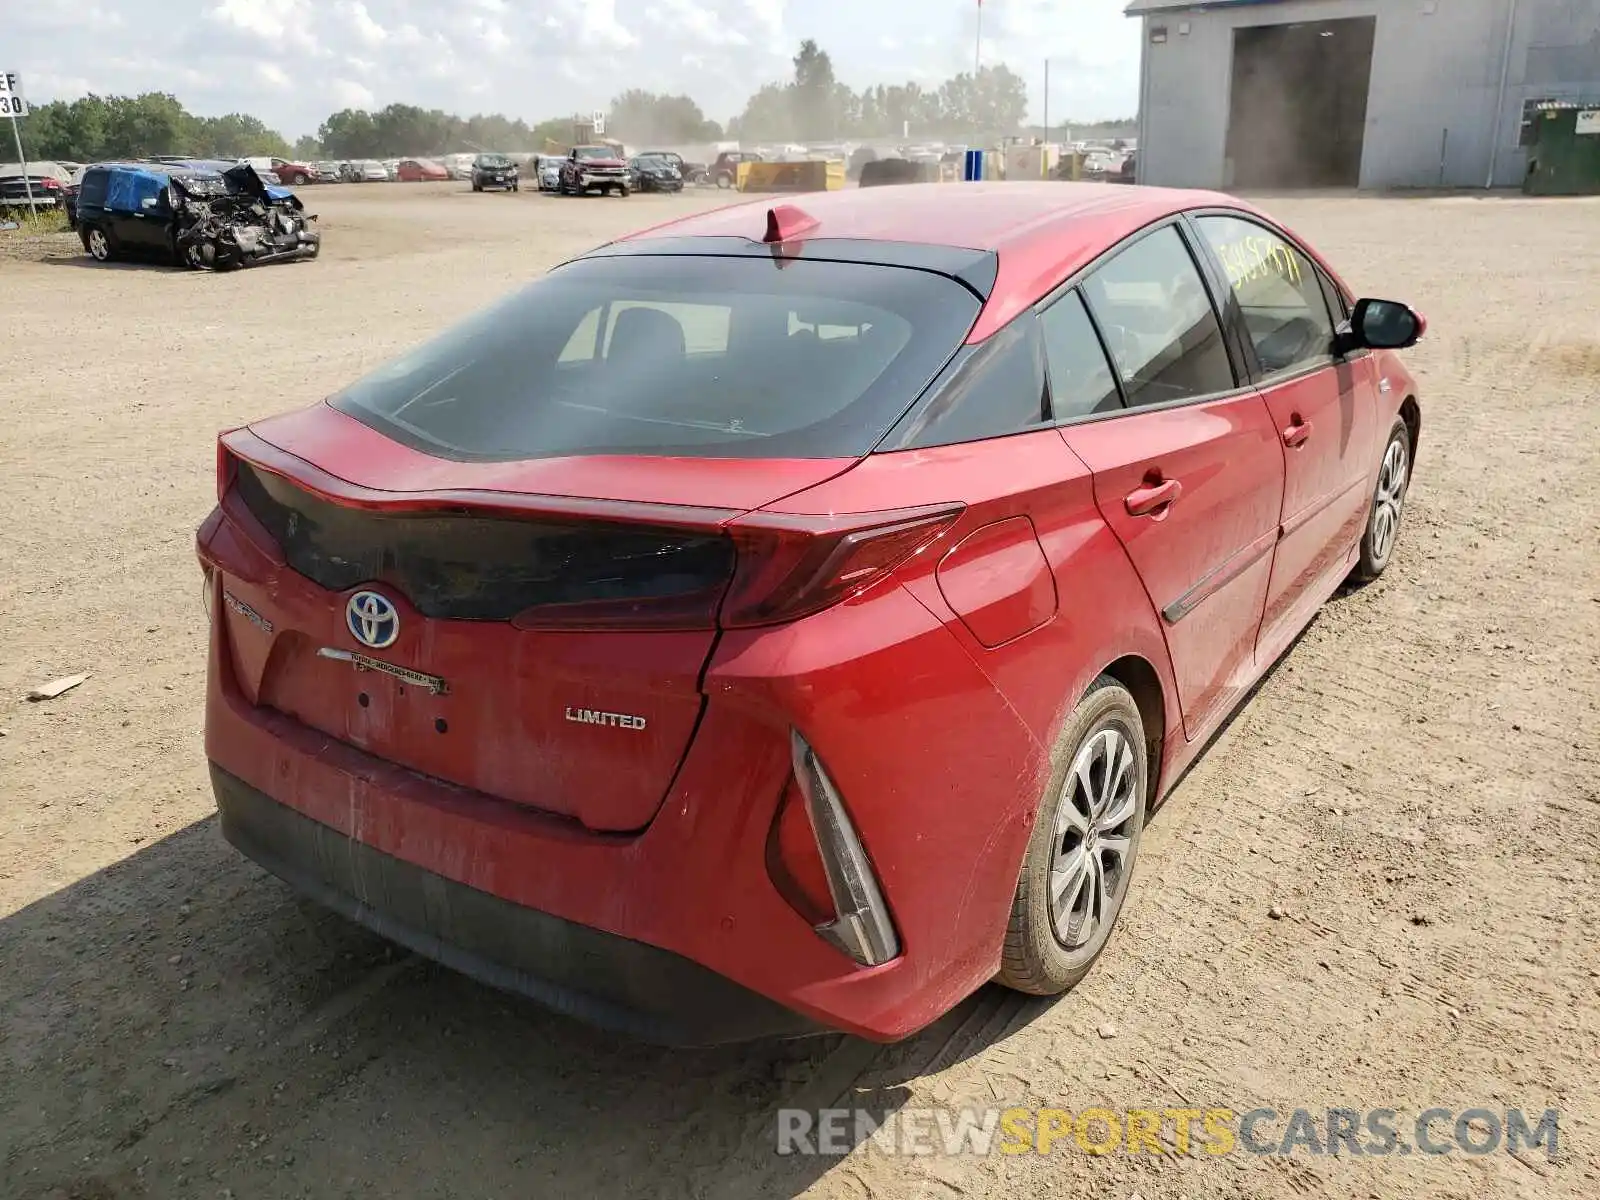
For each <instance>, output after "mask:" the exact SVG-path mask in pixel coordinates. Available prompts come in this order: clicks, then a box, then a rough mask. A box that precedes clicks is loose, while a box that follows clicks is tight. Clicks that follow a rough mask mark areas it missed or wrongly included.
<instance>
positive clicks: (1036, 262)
mask: <svg viewBox="0 0 1600 1200" xmlns="http://www.w3.org/2000/svg"><path fill="white" fill-rule="evenodd" d="M776 204H785V205H792V206H793V207H795V208H798V209H800V210H801V211H802V212H804V213H805V214H806V215H807V216H808V217H811V218H813V219H814V220H815V221H816V225H815V226H813V227H812V228H811V229H810V230H809V231H808V232H807V233H806V235H805V236H806V237H807V238H830V239H842V240H851V241H858V242H859V241H865V242H910V243H917V244H921V245H932V246H947V247H951V248H959V249H969V250H985V251H990V252H992V253H994V254H995V255H997V256H998V258H999V273H998V275H997V277H996V280H995V286H994V288H993V290H992V291H991V293H990V296H989V301H988V303H987V304H986V305H985V307H984V313H983V316H982V317H981V318H980V319H979V322H978V324H977V326H975V327H974V329H973V331H972V334H971V338H972V340H974V341H975V340H978V339H980V338H982V337H987V336H988V335H989V334H990V333H992V332H993V331H994V330H995V329H998V328H999V327H1000V326H1001V325H1003V324H1005V322H1006V321H1009V320H1010V319H1011V318H1012V317H1014V316H1016V315H1017V313H1019V312H1021V311H1022V310H1023V309H1024V308H1026V307H1028V306H1029V305H1030V304H1033V303H1034V302H1036V301H1037V300H1038V299H1039V298H1040V297H1041V296H1043V295H1045V294H1046V293H1047V292H1049V291H1050V290H1051V289H1053V288H1054V287H1056V286H1057V285H1058V284H1060V283H1061V282H1062V281H1063V280H1065V279H1067V278H1069V277H1070V276H1072V275H1073V274H1075V273H1077V272H1078V271H1079V270H1081V269H1082V268H1083V267H1085V266H1087V265H1088V264H1089V263H1090V262H1092V261H1093V260H1094V259H1095V258H1096V257H1098V256H1099V255H1100V254H1101V253H1102V252H1104V251H1105V250H1108V249H1110V247H1112V246H1113V245H1115V244H1116V243H1117V242H1119V241H1121V240H1122V239H1123V238H1125V237H1127V236H1128V235H1130V234H1132V233H1136V232H1137V231H1138V230H1140V229H1142V228H1144V227H1145V226H1146V225H1151V224H1153V223H1155V222H1157V221H1160V220H1162V219H1163V218H1165V217H1169V216H1171V215H1172V214H1174V213H1178V212H1182V211H1184V210H1185V209H1191V208H1211V207H1216V208H1231V209H1236V210H1238V211H1242V212H1251V213H1255V212H1256V210H1255V209H1253V208H1251V206H1250V205H1248V204H1245V203H1243V202H1242V201H1240V200H1238V199H1236V198H1235V197H1232V196H1226V195H1223V194H1222V193H1220V192H1207V191H1195V190H1188V189H1180V188H1153V187H1138V186H1133V185H1128V184H1115V183H1066V182H1060V183H1052V182H1045V181H1040V182H1021V181H1018V182H992V183H989V182H985V183H959V184H957V183H925V184H906V185H897V186H893V187H872V188H848V189H844V190H841V191H836V192H808V193H805V194H803V195H795V196H783V197H778V196H772V197H764V198H762V199H760V200H757V201H753V202H751V203H747V204H734V205H730V206H728V207H726V208H719V209H713V210H712V211H710V212H706V213H698V214H695V215H693V216H689V217H684V218H681V219H679V220H676V221H672V222H669V223H667V224H665V225H657V226H654V227H653V228H650V229H646V230H643V231H641V232H639V233H636V234H633V235H631V236H630V237H629V238H628V239H626V240H628V241H643V240H647V239H650V238H685V237H730V236H731V237H742V238H747V239H749V240H751V241H756V242H759V241H761V240H762V239H763V238H764V237H765V235H766V229H767V213H768V211H769V210H770V209H771V208H772V207H773V206H774V205H776ZM1258 215H1259V214H1258Z"/></svg>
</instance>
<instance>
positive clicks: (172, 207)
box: [77, 163, 322, 271]
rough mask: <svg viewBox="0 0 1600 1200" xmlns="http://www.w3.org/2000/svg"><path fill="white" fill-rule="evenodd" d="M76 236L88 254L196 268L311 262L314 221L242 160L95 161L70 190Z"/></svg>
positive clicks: (317, 241)
mask: <svg viewBox="0 0 1600 1200" xmlns="http://www.w3.org/2000/svg"><path fill="white" fill-rule="evenodd" d="M77 208H78V236H79V237H80V238H82V239H83V248H84V249H85V250H86V251H88V253H89V255H90V257H92V258H94V259H96V260H98V261H100V262H111V261H113V260H115V259H118V258H158V259H164V260H166V261H168V262H173V263H177V264H179V265H181V266H188V267H194V268H196V269H198V270H204V271H230V270H234V269H236V268H239V267H253V266H257V265H259V264H261V263H267V262H283V261H287V260H290V259H297V258H315V257H316V256H317V254H318V253H319V252H320V250H321V248H322V235H321V234H320V233H318V232H316V230H315V229H313V228H312V223H313V222H314V221H316V217H315V216H313V215H311V214H308V213H307V212H306V211H305V207H304V205H302V204H301V203H300V199H299V197H297V196H296V195H295V194H294V193H293V192H291V191H289V190H288V189H287V188H282V187H269V186H268V185H267V184H266V183H264V182H263V181H262V179H261V177H260V176H259V175H257V174H256V172H255V169H254V168H253V167H251V166H250V165H249V164H247V163H240V164H238V165H237V166H227V167H225V168H224V169H221V170H215V169H210V168H208V167H207V166H205V165H202V164H192V165H174V164H165V163H161V164H157V163H100V164H96V165H95V166H92V167H90V168H89V169H88V170H87V171H85V172H84V175H83V181H82V184H81V185H80V187H79V189H78V205H77Z"/></svg>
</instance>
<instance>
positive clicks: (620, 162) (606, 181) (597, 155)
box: [558, 145, 632, 196]
mask: <svg viewBox="0 0 1600 1200" xmlns="http://www.w3.org/2000/svg"><path fill="white" fill-rule="evenodd" d="M558 190H559V191H560V192H561V193H562V194H563V195H568V196H582V195H586V194H587V193H589V192H615V193H616V194H617V195H619V196H626V195H627V194H628V193H629V191H631V190H632V186H631V183H630V177H629V175H628V162H627V160H626V159H625V158H623V157H622V156H621V155H620V154H619V153H618V152H617V150H616V148H615V147H614V146H603V145H602V146H574V147H573V148H572V150H571V152H570V153H569V154H568V155H567V157H566V160H565V161H564V162H562V164H561V184H560V187H559V189H558Z"/></svg>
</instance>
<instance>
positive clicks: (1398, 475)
mask: <svg viewBox="0 0 1600 1200" xmlns="http://www.w3.org/2000/svg"><path fill="white" fill-rule="evenodd" d="M1407 467H1408V455H1407V454H1406V445H1405V442H1404V441H1402V440H1401V439H1399V438H1396V439H1395V440H1394V441H1392V442H1390V443H1389V449H1388V451H1387V452H1386V453H1385V454H1384V456H1383V466H1382V467H1380V468H1379V470H1378V490H1377V492H1376V494H1375V495H1374V496H1373V498H1372V505H1373V509H1372V557H1373V558H1374V559H1376V560H1377V561H1378V562H1380V563H1381V562H1385V561H1387V559H1388V557H1389V551H1390V550H1392V549H1393V548H1394V540H1395V535H1396V534H1398V533H1399V531H1400V512H1401V509H1402V508H1404V507H1405V500H1406V483H1407V479H1408V471H1407Z"/></svg>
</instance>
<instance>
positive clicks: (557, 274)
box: [332, 254, 1039, 459]
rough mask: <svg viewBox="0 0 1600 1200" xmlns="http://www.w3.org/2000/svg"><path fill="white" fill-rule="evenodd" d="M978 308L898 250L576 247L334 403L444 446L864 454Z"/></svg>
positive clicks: (434, 448) (446, 450) (474, 453)
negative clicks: (876, 255)
mask: <svg viewBox="0 0 1600 1200" xmlns="http://www.w3.org/2000/svg"><path fill="white" fill-rule="evenodd" d="M979 307H980V305H979V301H978V299H977V297H976V296H974V295H973V294H972V293H971V292H970V291H968V290H967V289H966V288H965V287H963V286H962V285H961V284H959V283H956V282H955V281H954V280H951V279H948V278H945V277H943V276H940V275H936V274H933V273H931V272H927V271H920V270H912V269H908V268H902V267H888V266H879V265H868V264H859V263H838V262H815V261H808V260H805V259H787V260H781V261H775V260H773V259H771V258H767V257H764V256H763V257H733V256H729V257H711V256H706V257H691V256H686V255H670V256H668V255H662V256H652V255H648V254H637V255H625V256H617V257H597V258H590V259H580V260H578V261H577V262H573V263H569V264H567V265H566V266H563V267H559V268H557V269H556V270H554V271H552V272H550V273H549V274H548V275H546V276H544V277H543V278H542V279H540V280H538V281H537V282H535V283H533V284H531V285H529V286H528V287H527V288H524V289H523V290H522V291H521V292H518V293H516V294H515V295H513V296H511V297H510V298H508V299H507V300H505V301H503V302H501V303H500V304H498V305H496V306H494V307H493V308H491V309H489V310H488V311H486V312H484V313H481V314H479V315H478V316H476V317H474V318H472V319H470V320H468V321H467V322H466V323H465V324H463V325H460V326H457V327H456V328H455V329H452V330H449V331H447V332H446V333H444V334H443V335H441V336H440V337H438V338H436V339H434V340H433V341H432V342H429V343H427V344H426V345H424V346H422V347H420V348H419V349H417V350H415V351H413V352H412V353H410V354H408V355H406V356H405V357H403V358H401V359H400V360H398V361H397V362H394V363H392V364H390V365H389V366H387V367H384V368H382V369H380V370H379V371H377V372H375V373H374V374H372V375H370V376H368V377H367V378H365V379H363V380H361V381H359V382H358V383H356V384H354V385H352V386H351V387H349V388H347V389H346V390H345V391H344V392H342V393H340V394H339V395H337V396H335V397H334V398H333V400H332V404H333V405H334V407H335V408H338V409H339V410H341V411H343V412H346V413H348V414H350V415H351V416H353V417H355V418H357V419H358V420H361V421H365V422H366V423H368V424H370V425H372V426H374V427H375V428H377V429H379V430H380V431H381V432H383V433H385V434H386V435H388V436H390V437H393V438H395V439H396V440H398V441H401V442H405V443H407V444H409V445H412V446H415V447H417V448H419V449H423V450H425V451H427V452H429V453H432V454H436V455H440V456H443V457H449V458H459V459H516V458H538V457H548V456H556V455H572V454H659V455H683V456H705V457H763V458H764V457H801V458H811V457H825V458H833V457H855V456H858V455H860V454H864V453H866V452H867V451H868V450H870V449H871V448H872V447H873V446H874V445H875V444H876V443H877V442H878V441H879V440H880V439H881V438H882V437H883V435H884V433H885V432H887V430H888V429H889V428H890V426H892V425H893V424H894V423H895V421H896V420H898V419H899V417H900V416H901V414H902V413H904V412H905V410H906V409H907V408H908V407H909V406H910V404H911V402H912V400H914V399H915V398H916V396H917V395H918V394H920V393H921V392H922V390H923V389H924V388H925V387H926V386H927V384H928V382H929V381H930V380H931V379H932V378H933V377H934V376H935V375H936V374H937V373H938V372H939V370H940V369H941V368H942V367H943V366H944V364H945V363H946V362H947V361H948V360H949V359H950V357H951V355H952V354H954V353H955V351H956V350H957V348H958V347H959V346H960V344H961V342H962V339H963V338H964V337H965V336H966V333H967V331H968V330H969V329H970V328H971V326H972V322H973V320H974V319H975V318H976V316H977V313H978V309H979ZM1038 400H1039V396H1038V393H1035V395H1034V400H1033V402H1034V404H1035V406H1036V407H1037V404H1038Z"/></svg>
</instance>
